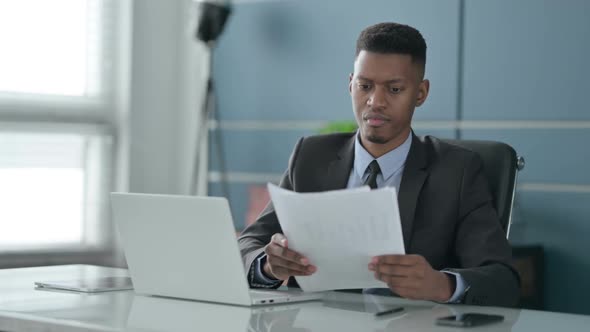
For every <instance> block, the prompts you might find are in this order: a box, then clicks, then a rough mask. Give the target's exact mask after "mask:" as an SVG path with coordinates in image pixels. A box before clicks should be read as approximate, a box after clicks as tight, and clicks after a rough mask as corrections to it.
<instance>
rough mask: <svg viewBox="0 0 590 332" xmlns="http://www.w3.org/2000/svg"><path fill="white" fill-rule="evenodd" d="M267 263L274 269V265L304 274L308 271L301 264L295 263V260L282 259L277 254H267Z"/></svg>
mask: <svg viewBox="0 0 590 332" xmlns="http://www.w3.org/2000/svg"><path fill="white" fill-rule="evenodd" d="M266 259H267V261H268V264H270V266H271V268H272V269H274V268H275V267H280V268H284V269H287V270H290V271H293V272H297V273H302V274H305V273H307V272H308V270H307V267H306V266H303V265H301V264H297V263H295V262H291V261H288V260H286V259H283V258H282V257H279V256H272V255H270V256H267V258H266Z"/></svg>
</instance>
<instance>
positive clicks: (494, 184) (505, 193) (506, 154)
mask: <svg viewBox="0 0 590 332" xmlns="http://www.w3.org/2000/svg"><path fill="white" fill-rule="evenodd" d="M442 141H444V142H446V143H449V144H453V145H456V146H460V147H462V148H465V149H468V150H471V151H473V152H476V153H477V154H479V156H480V157H481V159H482V160H483V165H484V173H485V176H486V178H487V180H488V183H489V186H490V192H491V194H492V198H493V200H494V202H493V203H494V207H495V208H496V211H497V212H498V217H499V218H500V224H501V225H502V228H503V229H504V232H506V237H507V238H508V236H509V234H510V225H511V224H512V206H513V204H514V196H515V192H516V180H517V177H518V172H519V171H521V170H522V169H524V158H523V157H520V156H517V154H516V151H514V149H513V148H512V147H511V146H510V145H508V144H505V143H501V142H495V141H478V140H452V139H443V140H442Z"/></svg>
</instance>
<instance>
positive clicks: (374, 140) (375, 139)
mask: <svg viewBox="0 0 590 332" xmlns="http://www.w3.org/2000/svg"><path fill="white" fill-rule="evenodd" d="M367 140H368V141H369V142H371V143H375V144H385V143H387V139H385V138H384V137H381V136H377V135H369V136H367Z"/></svg>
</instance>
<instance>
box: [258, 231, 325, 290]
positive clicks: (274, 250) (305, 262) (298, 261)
mask: <svg viewBox="0 0 590 332" xmlns="http://www.w3.org/2000/svg"><path fill="white" fill-rule="evenodd" d="M264 252H265V253H266V263H265V264H264V266H263V270H264V273H266V275H268V276H271V277H274V278H275V279H279V280H285V279H287V278H289V277H290V276H308V275H312V274H313V273H314V272H315V271H317V268H316V267H315V266H313V265H311V264H310V263H309V259H307V258H306V257H304V256H303V255H301V254H299V253H298V252H296V251H293V250H290V249H289V247H288V243H287V238H286V237H285V236H284V235H283V234H280V233H276V234H275V235H273V236H272V238H271V239H270V243H269V244H268V245H266V247H264Z"/></svg>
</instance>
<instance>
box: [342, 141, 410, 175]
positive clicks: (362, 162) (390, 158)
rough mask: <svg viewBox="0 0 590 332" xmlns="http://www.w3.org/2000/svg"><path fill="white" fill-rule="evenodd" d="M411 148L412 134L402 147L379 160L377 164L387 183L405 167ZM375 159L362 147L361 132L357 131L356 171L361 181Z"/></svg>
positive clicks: (355, 145) (355, 144) (355, 146)
mask: <svg viewBox="0 0 590 332" xmlns="http://www.w3.org/2000/svg"><path fill="white" fill-rule="evenodd" d="M411 146H412V133H411V132H410V134H409V135H408V138H406V140H405V141H404V142H403V143H402V144H401V145H400V146H398V147H397V148H395V149H393V150H391V151H389V152H387V153H386V154H384V155H382V156H381V157H379V158H377V163H378V164H379V167H380V168H381V174H382V175H383V180H385V181H387V179H389V178H390V177H391V176H392V175H393V174H395V173H396V172H397V171H399V169H400V168H401V167H402V166H404V164H405V163H406V158H407V157H408V152H410V147H411ZM374 159H375V158H373V156H371V154H370V153H369V152H368V151H367V150H365V148H364V147H363V146H362V144H361V140H360V132H359V131H357V133H356V139H355V140H354V171H355V172H356V174H357V175H358V177H359V178H360V179H362V178H363V176H364V175H365V171H366V170H367V167H368V166H369V164H370V163H371V162H372V161H373V160H374Z"/></svg>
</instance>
